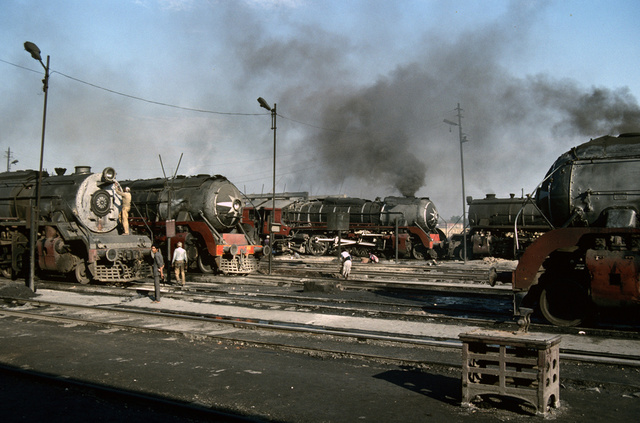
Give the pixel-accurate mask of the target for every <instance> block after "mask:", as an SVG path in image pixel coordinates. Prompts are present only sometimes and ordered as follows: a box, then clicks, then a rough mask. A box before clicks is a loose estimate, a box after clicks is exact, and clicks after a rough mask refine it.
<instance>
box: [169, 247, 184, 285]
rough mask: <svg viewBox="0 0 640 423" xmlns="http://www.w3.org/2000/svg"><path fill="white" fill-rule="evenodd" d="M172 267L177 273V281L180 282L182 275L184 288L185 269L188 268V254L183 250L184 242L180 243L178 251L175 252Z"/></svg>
mask: <svg viewBox="0 0 640 423" xmlns="http://www.w3.org/2000/svg"><path fill="white" fill-rule="evenodd" d="M171 265H172V266H173V268H174V269H175V271H176V281H177V282H180V280H181V279H180V276H181V275H182V286H184V284H185V282H186V278H185V269H186V268H187V252H186V251H185V249H184V248H182V242H178V245H177V247H176V249H175V250H174V251H173V260H172V261H171Z"/></svg>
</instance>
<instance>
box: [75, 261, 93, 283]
mask: <svg viewBox="0 0 640 423" xmlns="http://www.w3.org/2000/svg"><path fill="white" fill-rule="evenodd" d="M75 276H76V280H77V281H78V283H81V284H87V283H89V282H90V281H91V278H90V277H89V274H88V273H87V266H86V265H85V264H84V262H80V263H78V265H77V266H76V270H75Z"/></svg>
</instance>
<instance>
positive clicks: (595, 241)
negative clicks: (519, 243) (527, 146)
mask: <svg viewBox="0 0 640 423" xmlns="http://www.w3.org/2000/svg"><path fill="white" fill-rule="evenodd" d="M638 177H640V134H623V135H620V136H618V137H613V136H604V137H601V138H597V139H593V140H591V141H589V142H587V143H585V144H582V145H580V146H578V147H575V148H573V149H571V150H570V151H568V152H567V153H565V154H563V155H561V156H560V157H559V158H558V159H557V160H556V162H555V163H554V164H553V166H552V167H551V169H550V170H549V171H548V173H547V175H546V177H545V179H544V181H543V182H542V183H541V184H540V186H539V188H538V190H537V193H536V202H537V204H538V206H539V207H540V209H541V210H542V211H543V213H544V214H545V216H546V217H547V218H548V219H549V221H550V222H551V223H552V224H553V225H554V227H555V229H553V230H551V231H549V232H547V233H546V234H544V235H543V236H541V237H540V238H538V239H537V240H536V241H535V242H534V243H533V244H532V245H531V246H530V247H529V248H528V249H527V250H526V251H525V253H524V254H523V256H522V257H521V259H520V260H519V262H518V266H517V268H516V270H515V271H514V272H513V274H512V283H513V290H514V294H515V299H514V300H515V307H514V309H515V311H516V314H520V313H521V310H520V307H521V306H522V307H527V308H530V307H534V306H535V305H536V303H537V305H538V306H539V308H540V310H541V312H542V314H543V315H544V317H545V318H546V319H547V320H548V321H550V322H551V323H553V324H556V325H565V326H570V325H577V324H580V323H581V322H583V321H585V320H588V319H589V318H591V317H593V316H594V315H595V312H594V311H595V309H596V307H624V306H638V305H640V278H639V269H640V229H639V227H638V211H639V210H640V190H639V189H638V185H637V181H638Z"/></svg>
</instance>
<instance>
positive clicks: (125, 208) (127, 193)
mask: <svg viewBox="0 0 640 423" xmlns="http://www.w3.org/2000/svg"><path fill="white" fill-rule="evenodd" d="M115 188H116V193H117V194H118V195H120V196H121V197H122V208H121V209H120V223H122V228H123V229H124V234H125V235H129V210H131V190H130V189H129V187H126V188H125V189H124V191H123V190H122V187H121V186H120V184H119V183H116V184H115Z"/></svg>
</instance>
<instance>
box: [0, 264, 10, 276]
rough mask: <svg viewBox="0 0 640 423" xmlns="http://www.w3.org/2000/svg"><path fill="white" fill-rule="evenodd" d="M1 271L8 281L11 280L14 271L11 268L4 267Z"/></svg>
mask: <svg viewBox="0 0 640 423" xmlns="http://www.w3.org/2000/svg"><path fill="white" fill-rule="evenodd" d="M0 271H2V276H4V277H5V278H7V279H11V277H12V276H13V269H12V268H11V266H8V267H3V268H2V269H0Z"/></svg>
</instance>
